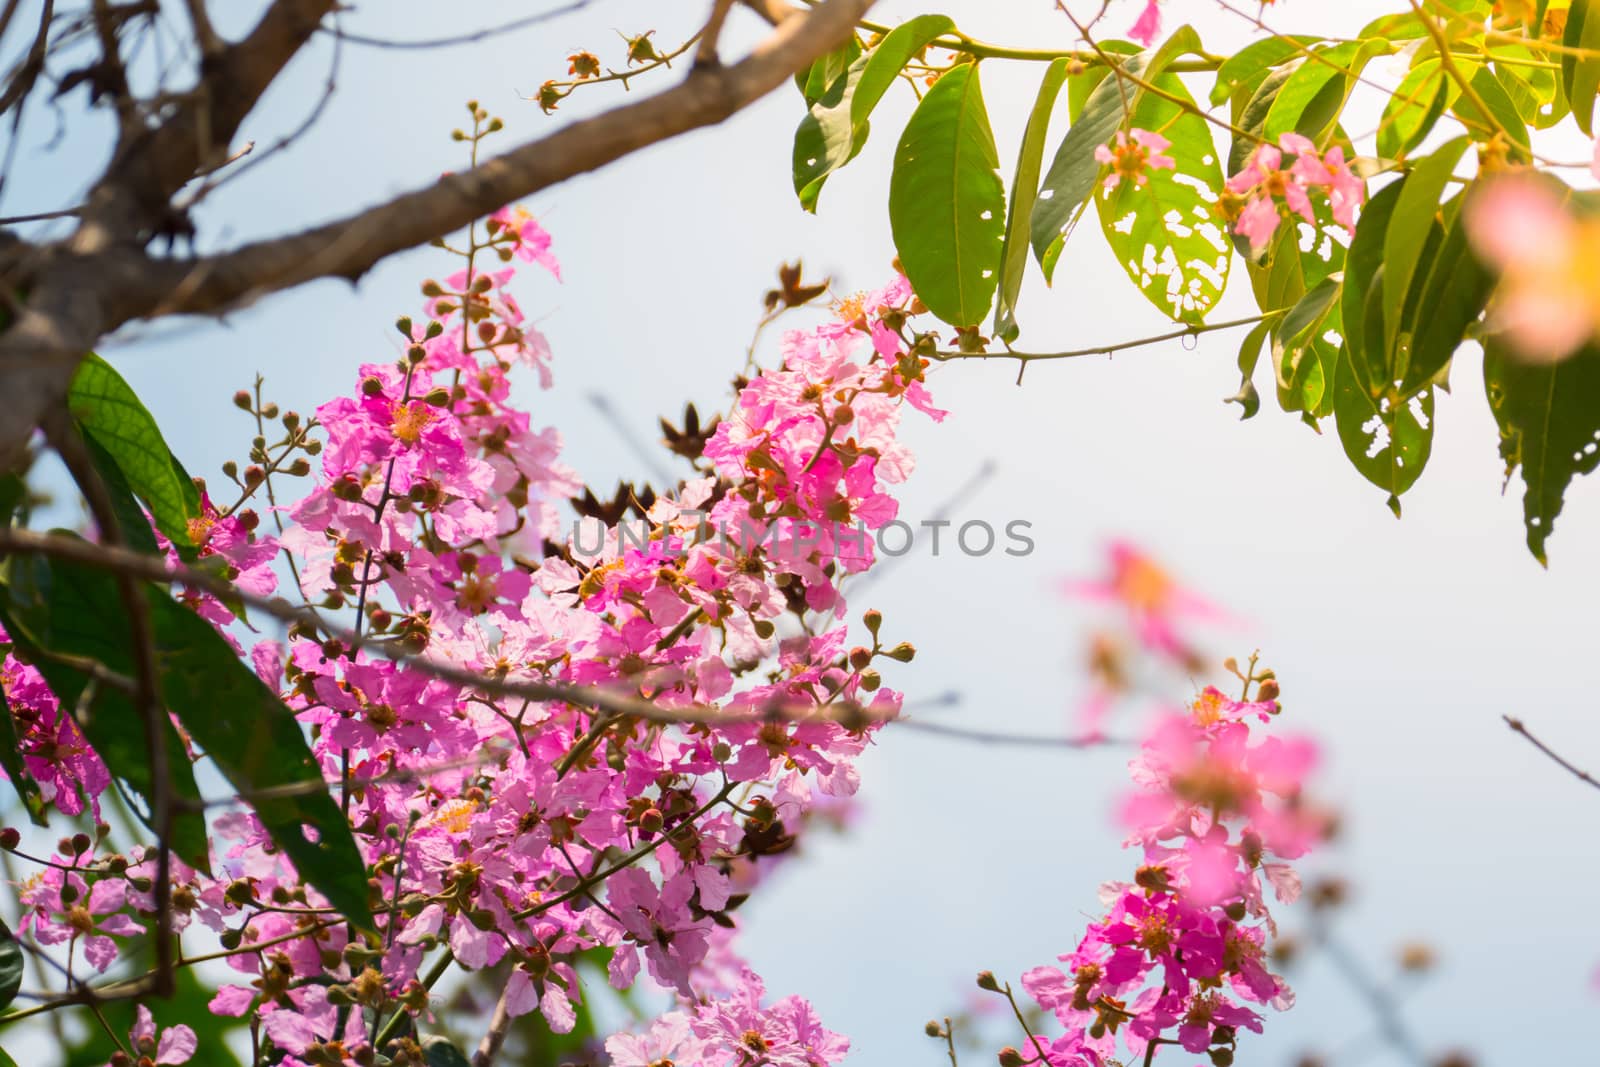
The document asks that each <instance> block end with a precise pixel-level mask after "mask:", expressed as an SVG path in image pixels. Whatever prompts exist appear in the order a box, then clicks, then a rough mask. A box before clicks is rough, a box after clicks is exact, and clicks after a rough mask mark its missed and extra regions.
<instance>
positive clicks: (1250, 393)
mask: <svg viewBox="0 0 1600 1067" xmlns="http://www.w3.org/2000/svg"><path fill="white" fill-rule="evenodd" d="M1271 330H1272V322H1271V320H1267V321H1263V322H1258V323H1256V324H1255V326H1253V327H1251V329H1250V332H1249V333H1247V334H1245V335H1244V340H1243V341H1242V342H1241V343H1240V345H1239V391H1238V392H1237V393H1234V394H1233V395H1232V396H1230V397H1228V398H1226V399H1225V400H1223V403H1224V404H1238V405H1239V406H1240V407H1241V408H1243V409H1244V412H1243V414H1241V415H1240V416H1239V419H1240V421H1243V420H1245V419H1248V418H1252V417H1254V415H1255V413H1256V412H1258V411H1260V410H1261V394H1260V393H1258V392H1257V391H1256V383H1255V375H1256V364H1257V363H1259V362H1260V361H1261V349H1262V347H1263V346H1264V345H1265V344H1266V343H1267V334H1268V333H1270V332H1271Z"/></svg>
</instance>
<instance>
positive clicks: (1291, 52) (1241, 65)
mask: <svg viewBox="0 0 1600 1067" xmlns="http://www.w3.org/2000/svg"><path fill="white" fill-rule="evenodd" d="M1321 40H1322V38H1320V37H1303V36H1301V37H1297V36H1293V35H1286V36H1282V37H1265V38H1262V39H1261V40H1259V41H1253V42H1251V43H1250V44H1247V45H1245V46H1244V47H1243V48H1241V49H1239V51H1237V52H1235V53H1234V54H1233V55H1231V56H1229V57H1228V58H1227V59H1225V60H1223V61H1222V66H1220V67H1218V68H1217V82H1216V84H1215V85H1214V86H1212V89H1211V103H1212V105H1213V106H1218V105H1221V104H1223V103H1225V102H1226V101H1227V100H1228V98H1229V97H1230V96H1232V95H1233V94H1234V93H1236V92H1240V91H1244V92H1248V93H1252V94H1253V93H1254V92H1255V90H1256V89H1257V88H1259V87H1260V85H1261V82H1262V81H1263V80H1265V79H1266V76H1267V72H1268V71H1270V70H1272V69H1273V68H1274V67H1277V66H1281V65H1282V64H1284V63H1287V62H1288V61H1289V60H1291V59H1294V58H1295V57H1297V56H1301V55H1303V54H1304V53H1305V51H1306V49H1307V48H1309V47H1310V46H1311V45H1314V44H1317V43H1319V42H1320V41H1321Z"/></svg>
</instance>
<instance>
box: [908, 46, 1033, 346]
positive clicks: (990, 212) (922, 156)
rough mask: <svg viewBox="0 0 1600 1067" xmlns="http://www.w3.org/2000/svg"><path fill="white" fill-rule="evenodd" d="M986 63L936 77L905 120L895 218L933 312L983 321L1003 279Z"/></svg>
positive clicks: (965, 321)
mask: <svg viewBox="0 0 1600 1067" xmlns="http://www.w3.org/2000/svg"><path fill="white" fill-rule="evenodd" d="M999 167H1000V157H999V155H998V154H997V153H996V151H995V146H994V133H993V131H992V130H990V128H989V114H988V112H987V111H986V110H985V108H984V104H983V87H982V85H981V83H980V82H979V80H978V66H977V64H975V63H963V64H961V65H960V66H958V67H956V68H955V69H954V70H951V71H950V72H949V73H947V74H945V75H944V76H943V77H941V78H940V79H939V80H938V81H937V82H934V84H933V88H931V89H929V90H928V92H927V95H925V96H924V97H923V98H922V102H921V103H920V104H918V105H917V110H916V111H915V112H914V113H913V114H912V116H911V121H910V122H908V123H906V129H905V133H904V134H903V135H901V138H900V146H899V148H898V149H897V150H896V152H895V157H894V172H893V173H892V174H891V175H890V178H889V224H890V227H891V229H892V230H893V231H894V244H895V249H896V250H897V251H898V252H899V253H900V265H901V266H902V267H904V268H905V272H906V277H907V278H908V279H909V280H910V282H911V287H912V288H913V289H914V290H915V291H916V293H917V296H918V297H920V298H921V299H922V302H923V303H924V304H926V305H927V306H928V310H929V311H931V312H933V313H934V314H935V315H937V316H939V318H941V319H943V320H944V321H945V322H948V323H949V324H950V325H952V326H975V325H977V324H978V323H979V322H981V321H983V317H984V316H985V315H986V314H988V311H989V304H990V302H991V301H993V299H994V293H995V288H996V287H997V286H998V285H999V283H1000V252H1001V242H1002V241H1003V240H1004V238H1005V212H1006V199H1005V186H1004V185H1003V184H1002V183H1001V181H1000V173H999Z"/></svg>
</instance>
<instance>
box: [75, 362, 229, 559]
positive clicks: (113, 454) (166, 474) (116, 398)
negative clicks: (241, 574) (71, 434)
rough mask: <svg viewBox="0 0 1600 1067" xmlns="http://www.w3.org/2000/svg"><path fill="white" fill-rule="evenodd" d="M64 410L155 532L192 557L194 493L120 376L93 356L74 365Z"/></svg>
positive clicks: (197, 511)
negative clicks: (119, 477)
mask: <svg viewBox="0 0 1600 1067" xmlns="http://www.w3.org/2000/svg"><path fill="white" fill-rule="evenodd" d="M67 406H68V408H69V410H70V411H71V412H72V417H73V419H74V420H76V422H77V424H78V428H79V430H80V431H82V433H83V435H84V436H85V437H87V438H89V439H90V440H92V441H93V442H94V443H95V444H97V445H98V446H99V447H100V448H101V449H102V450H104V453H105V455H106V456H107V457H109V458H110V460H111V461H112V462H114V463H115V464H116V465H117V468H118V469H119V470H120V472H121V475H122V479H123V480H124V481H125V482H126V483H127V487H128V489H129V490H131V491H132V492H133V493H134V495H136V496H137V497H138V498H139V499H140V500H142V501H144V505H145V507H147V508H149V509H150V516H151V518H152V519H154V520H155V524H156V528H157V529H158V530H160V531H161V532H162V533H163V534H165V535H166V537H167V540H169V541H171V542H172V543H173V545H174V546H176V547H177V549H178V551H179V552H180V554H183V555H184V556H185V557H186V558H192V557H193V555H194V542H193V540H192V539H191V538H190V536H189V520H191V519H195V518H198V517H199V516H200V492H199V490H197V489H196V488H195V486H194V482H193V481H191V480H189V478H187V477H186V476H185V475H184V474H183V473H182V468H181V467H180V466H179V465H178V464H177V462H176V461H175V460H174V459H173V456H172V450H171V449H169V448H168V447H167V442H166V439H165V438H163V437H162V436H161V429H160V427H158V426H157V425H156V420H155V419H154V418H153V417H152V416H151V415H150V412H149V411H148V410H147V409H146V408H145V406H144V404H143V403H142V402H140V400H139V397H138V396H137V395H136V394H135V393H134V391H133V388H132V387H131V386H129V385H128V383H127V382H126V381H125V380H123V377H122V375H120V374H118V373H117V372H116V371H115V370H113V369H112V367H111V365H110V364H109V363H107V362H106V361H105V360H103V359H101V358H100V357H99V356H96V355H93V354H91V355H89V356H87V357H86V358H85V359H84V361H83V362H82V363H80V364H79V365H78V371H77V373H76V374H75V375H74V376H73V379H72V386H71V388H70V390H69V391H68V393H67Z"/></svg>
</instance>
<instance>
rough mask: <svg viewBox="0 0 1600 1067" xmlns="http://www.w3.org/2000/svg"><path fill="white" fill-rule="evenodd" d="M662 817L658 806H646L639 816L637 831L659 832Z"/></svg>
mask: <svg viewBox="0 0 1600 1067" xmlns="http://www.w3.org/2000/svg"><path fill="white" fill-rule="evenodd" d="M661 825H662V817H661V811H660V809H659V808H646V809H645V810H644V814H642V815H640V816H639V831H640V832H641V833H646V834H659V833H660V832H661Z"/></svg>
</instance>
